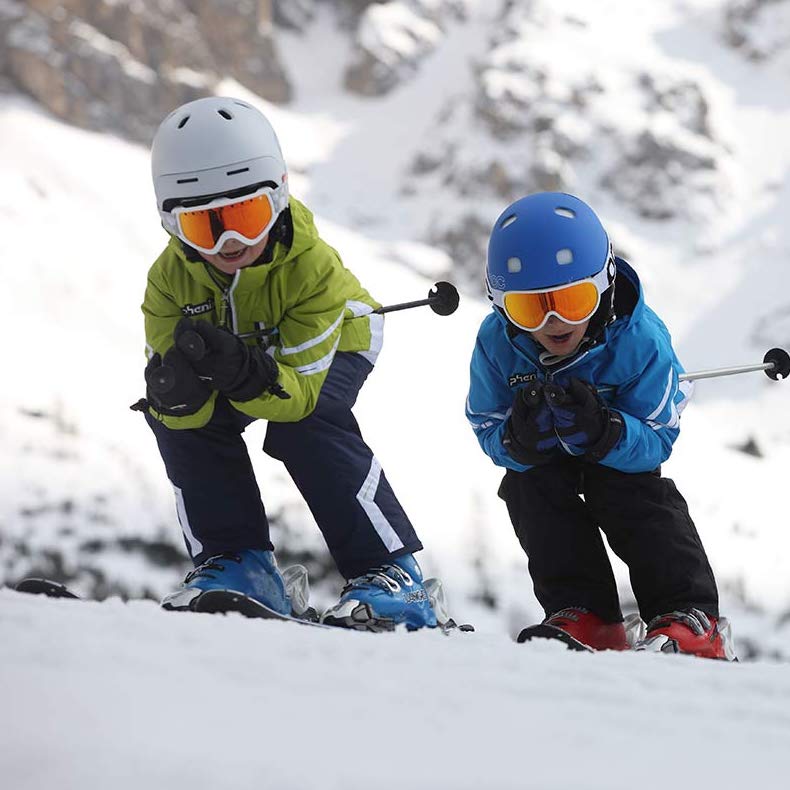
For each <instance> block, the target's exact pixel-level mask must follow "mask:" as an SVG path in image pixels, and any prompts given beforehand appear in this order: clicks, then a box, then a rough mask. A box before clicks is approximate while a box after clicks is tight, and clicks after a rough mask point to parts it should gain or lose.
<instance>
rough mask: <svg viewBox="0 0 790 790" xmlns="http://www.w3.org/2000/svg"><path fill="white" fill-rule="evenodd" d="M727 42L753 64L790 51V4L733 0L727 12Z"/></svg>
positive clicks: (779, 0) (773, 0)
mask: <svg viewBox="0 0 790 790" xmlns="http://www.w3.org/2000/svg"><path fill="white" fill-rule="evenodd" d="M724 38H725V40H726V41H727V42H728V43H729V44H730V45H731V46H733V47H735V48H736V49H738V50H740V51H741V52H743V53H744V54H745V55H746V57H747V58H749V59H750V60H754V61H761V60H766V59H768V58H771V57H773V56H774V55H776V54H778V53H780V52H788V51H790V2H788V0H731V1H730V2H729V3H727V6H726V9H725V12H724Z"/></svg>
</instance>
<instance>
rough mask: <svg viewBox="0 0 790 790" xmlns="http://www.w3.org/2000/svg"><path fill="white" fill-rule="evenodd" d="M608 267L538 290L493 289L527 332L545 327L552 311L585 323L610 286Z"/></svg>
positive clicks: (568, 321)
mask: <svg viewBox="0 0 790 790" xmlns="http://www.w3.org/2000/svg"><path fill="white" fill-rule="evenodd" d="M607 270H608V267H607V266H604V267H603V269H601V271H600V272H598V274H596V275H595V276H594V277H589V278H587V279H585V280H579V281H578V282H575V283H570V284H569V285H561V286H555V287H553V288H542V289H540V290H537V291H504V292H495V293H494V304H498V305H499V306H500V307H501V308H502V309H503V310H504V312H505V315H506V316H507V317H508V319H509V320H510V321H512V322H513V323H514V324H515V325H516V326H518V327H520V328H521V329H525V330H526V331H527V332H537V331H538V330H539V329H542V328H543V327H544V326H545V325H546V322H547V321H548V320H549V318H550V317H551V316H552V315H555V316H557V318H559V319H561V320H562V321H564V322H565V323H566V324H582V323H584V322H585V321H586V320H587V319H588V318H591V317H592V315H593V314H594V313H595V311H596V310H597V309H598V306H599V305H600V304H601V294H602V293H603V292H604V291H605V290H606V289H607V288H608V287H609V285H610V282H609V275H608V271H607Z"/></svg>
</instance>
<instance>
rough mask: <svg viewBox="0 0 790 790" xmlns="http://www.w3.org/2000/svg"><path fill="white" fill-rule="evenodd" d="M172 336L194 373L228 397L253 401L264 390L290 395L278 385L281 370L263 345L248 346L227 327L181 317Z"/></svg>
mask: <svg viewBox="0 0 790 790" xmlns="http://www.w3.org/2000/svg"><path fill="white" fill-rule="evenodd" d="M173 339H174V340H175V343H176V347H177V348H178V349H180V350H181V352H182V353H183V354H184V356H185V357H187V358H188V359H189V361H190V363H191V364H192V367H193V368H194V370H195V373H197V375H198V376H199V377H200V378H201V379H203V380H204V381H206V382H207V383H208V384H210V385H211V387H213V388H214V389H216V390H219V391H220V392H221V393H222V394H223V395H225V396H226V397H228V398H229V399H230V400H235V401H248V400H252V399H253V398H258V397H260V395H262V394H263V393H264V392H265V391H266V390H270V391H272V392H273V393H274V394H276V395H278V397H290V396H288V395H287V394H286V393H285V391H284V390H283V389H282V387H279V386H278V385H277V378H278V376H279V374H280V369H279V367H278V365H277V362H276V361H275V360H274V357H271V356H269V355H268V354H267V353H266V352H265V351H264V350H263V349H262V348H258V347H255V346H248V345H247V344H246V343H245V342H244V341H243V340H242V339H241V338H240V337H237V336H236V335H234V334H233V333H232V332H228V331H227V330H226V329H221V328H220V327H216V326H214V325H213V324H210V323H209V322H208V321H194V320H192V319H190V318H182V319H181V320H180V321H179V322H178V324H176V328H175V331H174V332H173ZM280 393H281V394H280Z"/></svg>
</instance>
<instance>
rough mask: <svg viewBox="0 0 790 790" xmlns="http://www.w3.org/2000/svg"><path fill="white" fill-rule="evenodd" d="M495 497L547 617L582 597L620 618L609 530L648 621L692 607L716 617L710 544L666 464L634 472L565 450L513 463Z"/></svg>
mask: <svg viewBox="0 0 790 790" xmlns="http://www.w3.org/2000/svg"><path fill="white" fill-rule="evenodd" d="M579 494H583V495H584V499H582V498H581V497H580V496H579ZM499 496H500V497H501V498H502V499H504V500H505V502H506V503H507V507H508V512H509V514H510V519H511V521H512V522H513V527H514V528H515V531H516V535H517V536H518V539H519V541H520V543H521V546H522V548H523V549H524V551H525V552H526V554H527V556H528V558H529V573H530V576H531V577H532V582H533V584H534V588H535V597H536V598H537V599H538V601H539V602H540V604H541V606H542V607H543V609H544V611H545V612H546V615H547V616H548V615H551V614H553V613H554V612H557V611H559V610H560V609H564V608H565V607H567V606H583V607H585V608H587V609H589V610H590V611H592V612H595V613H596V614H597V615H598V616H599V617H602V618H603V619H604V620H606V621H608V622H617V621H620V620H622V619H623V616H622V613H621V611H620V603H619V600H618V595H617V585H616V584H615V579H614V575H613V573H612V566H611V564H610V563H609V557H608V556H607V554H606V549H605V547H604V542H603V537H602V535H601V531H603V533H604V534H605V535H606V537H607V539H608V541H609V545H610V546H611V547H612V551H613V552H614V553H615V554H616V555H617V556H618V557H619V558H620V559H621V560H623V562H625V564H626V565H627V566H628V570H629V573H630V577H631V587H632V589H633V592H634V596H635V598H636V601H637V604H638V606H639V611H640V614H641V615H642V618H643V619H644V620H645V621H646V622H648V621H650V620H651V619H652V618H653V617H655V616H656V615H659V614H665V613H667V612H671V611H674V610H675V609H686V608H689V607H696V608H698V609H701V610H702V611H704V612H707V613H708V614H710V615H713V616H714V617H718V615H719V600H718V591H717V589H716V581H715V579H714V576H713V571H712V570H711V567H710V564H709V563H708V558H707V555H706V554H705V549H704V548H703V546H702V542H701V541H700V538H699V535H698V534H697V529H696V527H695V526H694V522H693V521H692V520H691V516H690V515H689V512H688V506H687V505H686V501H685V499H683V497H682V496H681V494H680V493H679V492H678V490H677V488H676V487H675V484H674V483H673V482H672V480H670V479H668V478H665V477H662V476H661V470H660V468H659V469H656V470H655V471H653V472H644V473H639V474H633V473H631V474H629V473H626V472H620V471H619V470H617V469H612V468H611V467H608V466H604V465H603V464H593V463H586V462H584V461H581V460H580V459H574V458H570V457H569V458H567V459H562V460H559V461H555V462H552V463H548V464H546V465H545V466H537V467H534V468H532V469H529V470H527V471H526V472H516V471H514V470H512V469H509V470H508V471H507V473H506V474H505V477H504V479H503V480H502V485H501V486H500V489H499Z"/></svg>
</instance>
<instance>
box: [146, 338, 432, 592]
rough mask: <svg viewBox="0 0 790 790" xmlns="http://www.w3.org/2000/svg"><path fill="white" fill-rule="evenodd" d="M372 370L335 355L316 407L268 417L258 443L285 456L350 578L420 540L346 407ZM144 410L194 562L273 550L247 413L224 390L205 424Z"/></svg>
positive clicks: (409, 549)
mask: <svg viewBox="0 0 790 790" xmlns="http://www.w3.org/2000/svg"><path fill="white" fill-rule="evenodd" d="M372 369H373V366H372V365H371V364H370V363H369V362H368V361H367V360H366V359H365V358H364V357H362V356H360V355H359V354H351V353H343V352H338V353H337V354H335V358H334V360H333V362H332V366H331V367H330V368H329V373H328V374H327V377H326V379H325V381H324V385H323V387H322V388H321V393H320V395H319V398H318V402H317V404H316V407H315V410H314V411H313V412H312V413H311V414H310V415H309V416H307V417H305V418H304V419H303V420H300V421H299V422H270V423H269V424H268V427H267V430H266V439H265V441H264V445H263V449H264V451H265V452H266V453H267V454H268V455H270V456H271V457H272V458H277V459H278V460H280V461H282V462H283V463H284V464H285V468H286V469H287V470H288V473H289V474H290V476H291V478H292V479H293V481H294V483H296V486H297V488H298V489H299V491H300V492H301V494H302V496H303V497H304V499H305V501H306V502H307V505H308V507H309V508H310V511H311V512H312V514H313V516H314V517H315V520H316V522H317V523H318V526H319V528H320V529H321V532H322V533H323V536H324V539H325V540H326V543H327V546H328V547H329V551H330V553H331V554H332V557H333V558H334V560H335V563H336V564H337V567H338V570H339V571H340V573H341V574H342V575H343V576H344V577H345V578H347V579H348V578H351V577H352V576H357V575H359V574H361V573H364V572H365V571H366V570H368V569H369V568H372V567H374V566H376V565H378V564H380V563H382V562H383V561H385V560H387V559H391V558H394V557H399V556H401V555H403V554H410V553H412V552H415V551H418V550H419V549H421V548H422V544H421V543H420V541H419V538H418V537H417V535H416V533H415V531H414V528H413V527H412V525H411V523H410V522H409V519H408V517H407V516H406V514H405V512H404V511H403V508H402V507H401V505H400V503H399V502H398V500H397V498H396V497H395V494H394V493H393V491H392V488H391V487H390V485H389V483H388V482H387V479H386V477H385V476H384V472H383V471H382V469H381V466H380V465H379V462H378V460H377V459H376V458H375V456H374V455H373V452H372V451H371V450H370V448H369V447H368V446H367V444H366V443H365V441H364V439H363V438H362V434H361V433H360V430H359V426H358V425H357V421H356V419H355V418H354V415H353V414H352V413H351V408H352V407H353V405H354V403H355V402H356V399H357V395H358V393H359V390H360V388H361V387H362V384H363V383H364V381H365V379H366V378H367V376H368V374H369V373H370V371H371V370H372ZM146 417H147V420H148V424H149V425H150V426H151V429H152V430H153V432H154V435H155V436H156V441H157V443H158V445H159V452H160V454H161V456H162V460H163V461H164V464H165V468H166V470H167V476H168V478H169V479H170V482H171V483H172V484H173V487H174V489H175V493H176V508H177V511H178V518H179V521H180V523H181V527H182V529H183V532H184V538H185V542H186V544H187V549H188V550H189V553H190V556H191V557H192V560H193V562H194V563H195V564H196V565H197V564H199V563H201V562H203V561H204V560H206V559H207V558H208V557H210V556H213V555H215V554H219V553H222V552H226V551H240V550H241V549H273V546H272V543H271V540H270V538H269V523H268V520H267V518H266V511H265V508H264V506H263V502H262V501H261V495H260V490H259V488H258V484H257V482H256V479H255V475H254V473H253V469H252V464H251V463H250V458H249V455H248V452H247V445H246V443H245V442H244V439H243V438H242V436H241V434H242V432H243V431H244V429H245V428H246V427H247V426H248V425H249V424H250V423H252V422H253V421H254V420H253V418H252V417H248V416H247V415H245V414H242V413H241V412H239V411H237V410H236V409H234V408H233V406H231V404H230V403H229V402H228V401H227V400H226V399H225V398H223V397H222V396H220V397H218V398H217V403H216V408H215V410H214V415H213V417H212V419H211V421H210V422H209V423H208V424H207V425H206V426H204V427H203V428H197V429H192V430H171V429H169V428H166V427H165V426H164V425H163V424H162V423H160V422H158V421H157V420H155V419H154V418H153V417H151V416H150V414H147V415H146Z"/></svg>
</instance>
